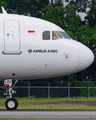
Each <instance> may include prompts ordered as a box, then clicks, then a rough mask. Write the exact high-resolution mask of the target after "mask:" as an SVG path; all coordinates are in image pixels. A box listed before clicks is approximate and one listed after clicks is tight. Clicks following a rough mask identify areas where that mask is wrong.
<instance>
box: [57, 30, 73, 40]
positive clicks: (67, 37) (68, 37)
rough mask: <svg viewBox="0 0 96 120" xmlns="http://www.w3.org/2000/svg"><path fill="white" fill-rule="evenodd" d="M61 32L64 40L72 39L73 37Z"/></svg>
mask: <svg viewBox="0 0 96 120" xmlns="http://www.w3.org/2000/svg"><path fill="white" fill-rule="evenodd" d="M59 32H60V34H61V35H62V36H63V37H64V38H66V39H71V37H70V36H69V35H68V34H67V33H66V32H62V31H59Z"/></svg>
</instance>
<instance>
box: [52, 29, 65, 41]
mask: <svg viewBox="0 0 96 120" xmlns="http://www.w3.org/2000/svg"><path fill="white" fill-rule="evenodd" d="M61 38H63V37H62V36H61V35H60V34H59V33H58V32H57V31H52V39H53V40H57V39H61Z"/></svg>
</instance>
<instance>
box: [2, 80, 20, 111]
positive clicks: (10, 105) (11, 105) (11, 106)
mask: <svg viewBox="0 0 96 120" xmlns="http://www.w3.org/2000/svg"><path fill="white" fill-rule="evenodd" d="M17 82H18V80H15V83H14V85H13V86H12V79H5V80H4V88H5V89H6V93H4V95H6V98H7V100H6V102H5V107H6V108H7V109H8V110H15V109H16V108H17V107H18V101H17V100H16V99H14V98H12V94H13V93H16V91H14V90H13V88H14V86H15V85H16V83H17Z"/></svg>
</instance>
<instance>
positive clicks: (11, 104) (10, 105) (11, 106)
mask: <svg viewBox="0 0 96 120" xmlns="http://www.w3.org/2000/svg"><path fill="white" fill-rule="evenodd" d="M5 107H6V108H7V109H8V110H15V109H16V108H17V107H18V101H17V100H16V99H14V98H10V99H8V100H6V102H5Z"/></svg>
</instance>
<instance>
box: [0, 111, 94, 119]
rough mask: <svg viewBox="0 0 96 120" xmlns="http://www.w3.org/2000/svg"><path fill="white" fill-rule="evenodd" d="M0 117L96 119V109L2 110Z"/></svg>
mask: <svg viewBox="0 0 96 120" xmlns="http://www.w3.org/2000/svg"><path fill="white" fill-rule="evenodd" d="M0 118H49V119H60V120H62V119H63V120H77V119H79V120H80V119H81V120H96V110H68V109H67V110H65V109H62V110H56V109H45V110H44V109H31V110H27V109H26V110H24V109H23V110H20V109H17V110H15V111H8V110H0Z"/></svg>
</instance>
